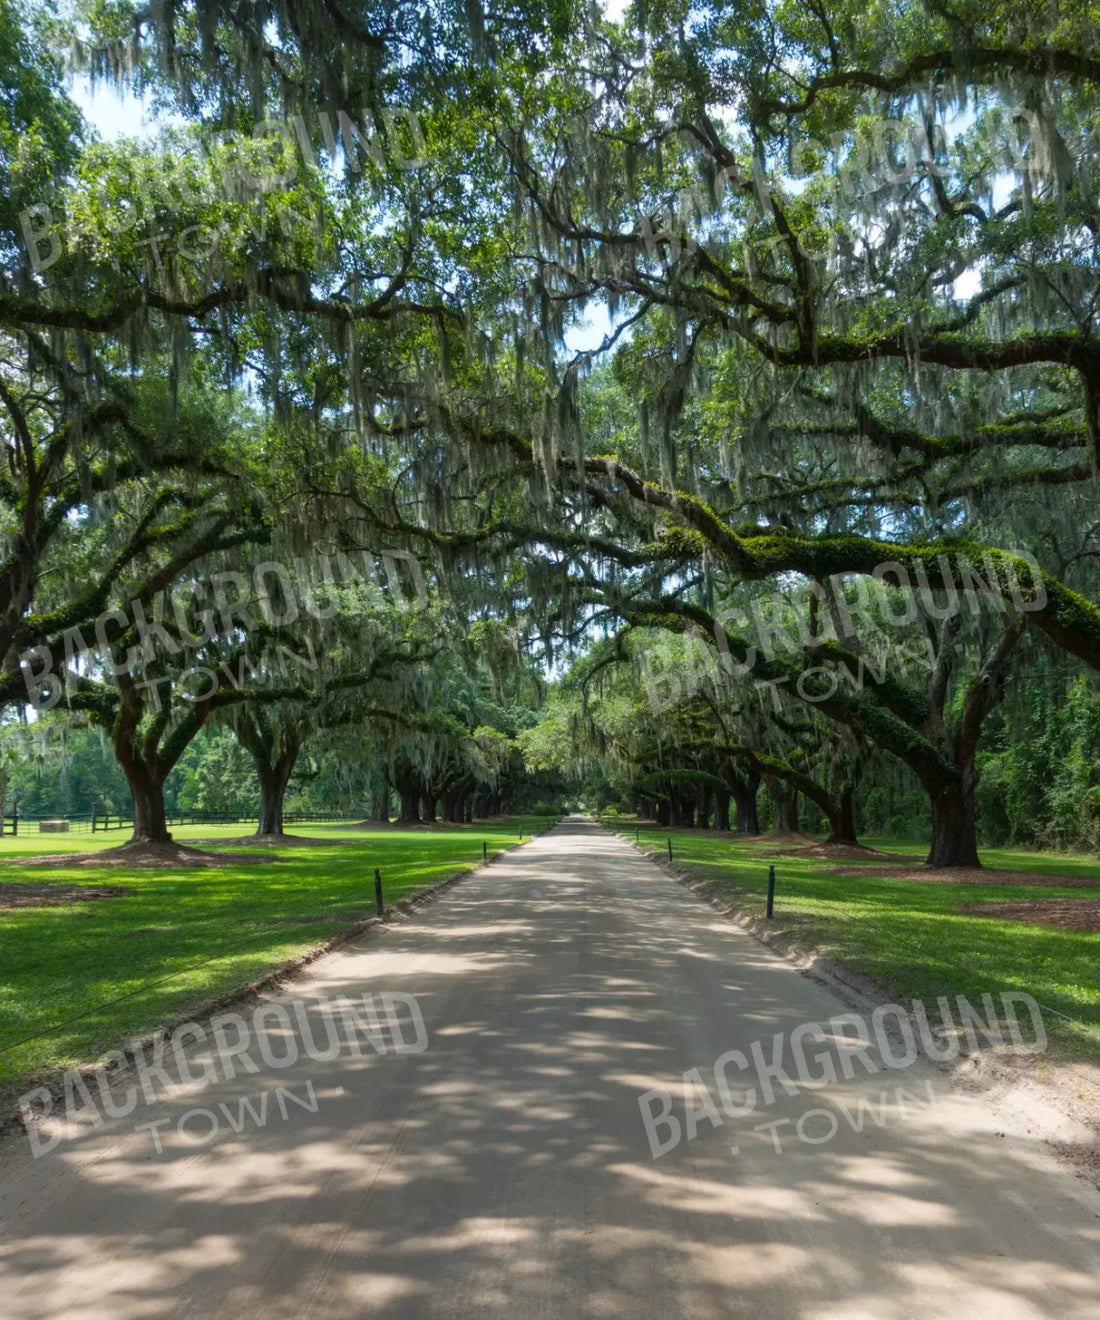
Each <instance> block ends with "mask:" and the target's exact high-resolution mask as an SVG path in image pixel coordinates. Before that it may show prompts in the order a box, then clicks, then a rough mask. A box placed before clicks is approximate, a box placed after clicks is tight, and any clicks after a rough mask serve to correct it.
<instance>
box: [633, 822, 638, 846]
mask: <svg viewBox="0 0 1100 1320" xmlns="http://www.w3.org/2000/svg"><path fill="white" fill-rule="evenodd" d="M634 842H635V843H637V842H638V827H637V825H635V826H634Z"/></svg>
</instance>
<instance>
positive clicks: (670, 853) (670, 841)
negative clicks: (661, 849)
mask: <svg viewBox="0 0 1100 1320" xmlns="http://www.w3.org/2000/svg"><path fill="white" fill-rule="evenodd" d="M668 860H669V861H670V862H671V861H672V835H671V834H670V835H669V836H668Z"/></svg>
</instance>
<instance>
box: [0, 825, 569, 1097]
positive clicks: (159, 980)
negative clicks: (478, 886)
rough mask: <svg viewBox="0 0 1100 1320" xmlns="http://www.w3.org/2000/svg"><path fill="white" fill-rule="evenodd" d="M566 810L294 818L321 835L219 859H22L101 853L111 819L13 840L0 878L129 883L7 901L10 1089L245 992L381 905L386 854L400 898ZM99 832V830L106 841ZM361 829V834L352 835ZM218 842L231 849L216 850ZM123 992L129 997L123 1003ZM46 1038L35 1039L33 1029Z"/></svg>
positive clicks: (3, 1046) (4, 998) (4, 1036)
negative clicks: (405, 822)
mask: <svg viewBox="0 0 1100 1320" xmlns="http://www.w3.org/2000/svg"><path fill="white" fill-rule="evenodd" d="M551 823H552V822H551V820H549V819H547V818H545V817H543V818H541V819H537V820H536V819H535V818H533V817H532V818H529V819H525V820H509V821H502V822H498V823H494V824H481V823H478V824H475V825H467V826H435V827H433V828H432V829H430V830H408V831H406V830H386V829H381V830H356V829H351V828H344V827H341V826H329V825H314V826H305V825H303V826H297V825H295V826H292V827H291V830H292V832H293V833H294V834H298V835H301V834H308V835H309V836H310V837H314V838H316V840H317V846H316V847H303V846H298V847H290V848H263V849H257V850H256V851H257V852H258V853H261V854H262V856H264V857H266V856H268V855H273V856H274V857H275V858H276V860H275V861H271V862H267V861H259V862H256V861H251V862H250V861H249V860H248V859H247V857H246V854H245V852H244V851H242V855H241V861H240V863H239V864H226V865H224V866H211V867H179V868H165V869H163V870H162V869H141V868H136V867H134V868H126V867H117V868H116V867H110V868H108V867H103V868H99V867H80V868H77V867H66V866H65V865H64V864H60V863H59V864H58V865H56V866H49V867H34V868H33V869H32V868H27V867H22V866H18V865H12V864H11V861H12V859H13V858H18V857H28V856H31V855H34V854H55V853H61V852H73V853H76V852H90V851H92V849H93V848H95V849H98V848H104V847H113V846H117V845H118V844H120V843H124V842H126V840H127V839H128V837H129V835H128V832H124V831H118V832H112V833H111V834H107V835H104V834H97V835H91V834H77V835H64V834H60V835H40V834H37V833H35V834H31V833H29V832H28V833H26V834H20V835H19V837H18V838H15V839H13V838H11V837H8V836H5V837H4V838H3V839H0V881H5V882H20V881H22V882H26V883H42V882H57V883H64V884H74V885H100V886H102V885H111V886H117V887H119V888H121V889H125V890H126V894H125V896H124V897H118V898H108V899H100V900H95V901H90V902H85V903H74V904H70V905H67V906H65V907H48V908H46V907H39V908H32V907H24V908H6V909H4V908H0V1091H5V1092H6V1091H9V1090H10V1089H11V1088H12V1087H17V1086H21V1085H22V1083H24V1082H25V1081H27V1080H28V1079H30V1078H31V1077H33V1076H34V1075H36V1074H38V1073H40V1072H42V1071H43V1070H48V1069H53V1068H57V1067H69V1066H72V1065H75V1064H79V1063H88V1062H93V1061H94V1060H95V1059H96V1058H98V1057H99V1056H100V1055H101V1054H102V1053H103V1052H104V1051H106V1050H107V1049H110V1048H111V1047H113V1046H115V1045H117V1044H119V1043H120V1042H122V1041H123V1040H124V1039H125V1038H126V1037H127V1036H130V1035H137V1034H140V1033H142V1032H145V1031H149V1030H152V1029H153V1028H155V1027H156V1026H158V1025H160V1024H161V1023H163V1022H166V1021H169V1020H170V1019H171V1018H172V1017H174V1016H175V1015H176V1014H177V1013H179V1012H180V1011H182V1010H183V1009H184V1008H185V1007H186V1006H187V1005H189V1004H193V1003H196V1002H198V1001H201V1000H203V999H206V998H208V997H210V996H212V995H218V994H225V993H230V992H232V991H233V990H234V989H236V988H238V987H240V986H243V985H245V984H246V983H247V982H249V981H250V980H252V979H254V978H255V977H256V976H258V975H260V974H261V973H262V972H264V971H266V970H268V969H270V968H273V967H275V966H277V965H278V964H279V963H282V962H285V961H287V960H288V959H290V958H294V957H295V956H297V955H298V954H301V953H303V952H305V950H307V949H308V948H310V947H311V946H312V945H314V944H317V943H318V942H319V941H321V940H323V939H324V938H325V937H326V936H329V935H331V934H333V933H334V932H336V931H337V930H339V929H340V928H341V926H343V925H345V924H346V923H347V922H348V920H349V919H350V918H354V917H357V916H368V915H370V914H371V913H373V911H374V868H375V867H376V866H378V867H381V869H382V883H383V889H384V894H385V898H386V901H387V902H392V901H395V900H397V899H398V898H400V897H402V896H403V895H405V894H407V893H409V892H410V891H411V890H415V889H417V888H419V887H421V886H423V885H427V884H431V883H432V882H433V881H435V880H439V879H441V878H442V877H443V876H445V875H448V874H450V873H452V872H454V871H460V870H467V869H469V868H470V867H472V866H474V865H476V864H477V863H478V862H480V861H481V845H482V841H483V840H484V841H485V842H486V843H487V844H488V848H489V854H490V856H492V855H493V854H495V853H497V852H499V851H500V850H501V849H502V848H504V847H505V846H506V845H507V844H509V843H513V842H515V841H516V839H517V836H518V832H519V828H520V827H521V826H522V827H523V832H524V837H527V836H528V835H530V834H531V832H532V831H533V830H534V829H539V830H542V829H545V828H546V827H547V826H548V825H549V824H551ZM248 828H249V827H248V826H243V825H223V826H216V825H215V826H211V825H195V826H186V827H182V828H176V829H173V831H172V833H173V837H174V838H176V839H178V840H179V841H180V842H183V843H186V842H188V840H190V839H199V838H202V839H214V838H224V839H230V838H234V837H239V836H240V835H241V834H243V833H245V832H247V830H248ZM93 840H94V842H93ZM339 840H351V842H338V841H339ZM215 850H216V849H215ZM116 1001H117V1002H116ZM28 1038H32V1039H28Z"/></svg>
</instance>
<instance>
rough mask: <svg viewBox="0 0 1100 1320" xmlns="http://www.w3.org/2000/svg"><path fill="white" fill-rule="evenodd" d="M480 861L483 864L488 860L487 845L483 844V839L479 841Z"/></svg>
mask: <svg viewBox="0 0 1100 1320" xmlns="http://www.w3.org/2000/svg"><path fill="white" fill-rule="evenodd" d="M481 860H482V861H483V862H487V861H488V860H489V845H488V844H487V843H486V842H485V840H484V839H482V841H481Z"/></svg>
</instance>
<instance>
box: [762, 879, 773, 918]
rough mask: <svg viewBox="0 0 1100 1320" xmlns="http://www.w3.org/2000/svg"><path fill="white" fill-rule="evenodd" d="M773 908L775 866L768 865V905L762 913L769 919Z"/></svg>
mask: <svg viewBox="0 0 1100 1320" xmlns="http://www.w3.org/2000/svg"><path fill="white" fill-rule="evenodd" d="M774 908H775V867H774V866H769V867H768V905H767V907H766V908H765V910H764V915H765V916H766V917H768V918H769V919H770V918H771V917H772V915H773V912H774Z"/></svg>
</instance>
